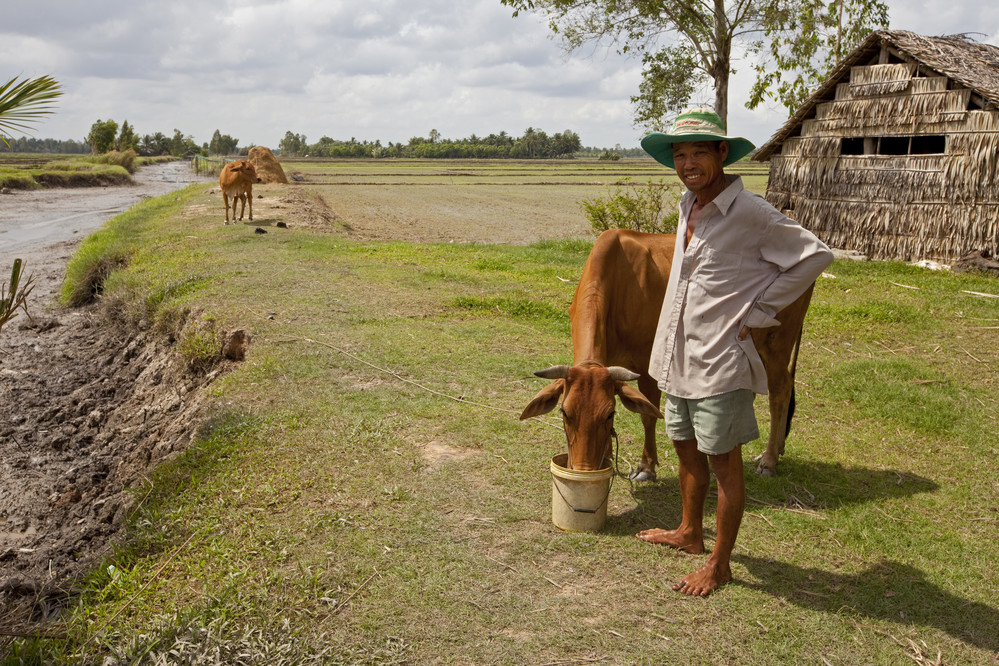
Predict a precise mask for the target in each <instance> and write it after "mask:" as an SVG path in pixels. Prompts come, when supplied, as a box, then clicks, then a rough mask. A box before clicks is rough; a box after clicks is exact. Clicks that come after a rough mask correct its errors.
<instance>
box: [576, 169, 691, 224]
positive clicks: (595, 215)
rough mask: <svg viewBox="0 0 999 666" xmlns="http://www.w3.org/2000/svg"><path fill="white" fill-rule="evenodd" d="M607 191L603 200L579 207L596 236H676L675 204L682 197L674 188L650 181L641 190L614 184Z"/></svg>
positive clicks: (676, 213) (585, 201)
mask: <svg viewBox="0 0 999 666" xmlns="http://www.w3.org/2000/svg"><path fill="white" fill-rule="evenodd" d="M627 180H630V178H626V179H625V181H627ZM608 191H609V194H608V196H607V197H606V198H595V199H584V200H583V201H581V202H580V204H579V205H580V207H581V208H582V209H583V212H584V213H585V214H586V219H588V220H589V221H590V225H591V226H592V227H593V232H594V233H595V234H597V235H600V234H601V233H603V232H604V231H607V230H608V229H633V230H635V231H643V232H645V233H650V234H673V233H676V225H677V222H678V221H679V214H678V212H677V203H678V202H679V201H680V196H681V194H680V192H679V191H678V190H677V189H676V188H675V187H674V186H672V185H669V184H667V183H664V182H662V181H655V180H652V179H649V182H648V183H647V184H646V185H645V186H644V187H641V186H639V187H632V186H627V187H622V186H621V185H617V186H615V187H614V190H613V191H610V188H608Z"/></svg>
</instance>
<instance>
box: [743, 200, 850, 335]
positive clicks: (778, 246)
mask: <svg viewBox="0 0 999 666" xmlns="http://www.w3.org/2000/svg"><path fill="white" fill-rule="evenodd" d="M761 254H762V256H763V259H764V260H766V261H768V262H770V263H772V264H774V265H775V266H777V268H778V270H780V273H779V274H778V275H777V277H776V279H774V281H773V282H771V283H770V286H769V287H767V288H766V289H765V290H764V292H763V294H762V295H760V297H759V298H758V299H757V300H756V303H754V304H753V308H752V310H750V312H749V316H748V317H747V318H746V321H745V325H744V326H743V327H742V329H741V330H740V331H739V339H740V340H744V339H745V338H746V336H747V335H749V332H750V329H754V328H769V327H772V326H779V325H780V322H779V321H777V319H776V318H775V317H776V315H777V313H778V312H780V311H781V310H783V309H784V308H786V307H787V306H788V305H790V304H791V303H793V302H794V301H795V300H796V299H797V298H798V297H799V296H801V294H803V293H804V292H805V290H806V289H808V286H809V285H810V284H812V283H813V282H815V280H816V278H818V277H819V276H820V275H821V274H822V271H824V270H825V269H826V268H828V266H829V264H831V263H832V262H833V254H832V251H831V250H830V249H829V247H828V246H826V244H825V243H823V242H822V241H820V240H819V239H818V238H816V237H815V234H813V233H812V232H810V231H808V230H807V229H805V228H804V227H802V226H801V225H799V224H797V223H796V222H794V221H793V220H789V219H787V218H786V217H784V216H783V215H780V218H779V219H778V220H777V221H776V222H775V224H774V225H772V226H771V228H770V230H769V231H768V232H767V234H766V237H765V238H764V242H763V245H762V248H761Z"/></svg>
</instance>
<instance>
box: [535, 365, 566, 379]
mask: <svg viewBox="0 0 999 666" xmlns="http://www.w3.org/2000/svg"><path fill="white" fill-rule="evenodd" d="M534 376H535V377H541V378H543V379H567V378H568V377H569V366H567V365H553V366H552V367H550V368H548V369H547V370H538V371H537V372H535V373H534Z"/></svg>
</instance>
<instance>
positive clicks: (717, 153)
mask: <svg viewBox="0 0 999 666" xmlns="http://www.w3.org/2000/svg"><path fill="white" fill-rule="evenodd" d="M726 157H728V141H693V142H685V143H674V144H673V167H674V168H675V169H676V175H677V176H678V177H679V178H680V181H681V182H682V183H683V184H684V185H685V186H686V187H687V189H688V190H690V191H691V192H693V193H694V194H697V193H699V192H702V191H704V190H705V189H706V188H712V187H718V186H719V185H721V183H722V182H723V181H724V178H723V176H724V174H723V173H722V169H723V167H724V165H725V158H726ZM722 189H724V188H722Z"/></svg>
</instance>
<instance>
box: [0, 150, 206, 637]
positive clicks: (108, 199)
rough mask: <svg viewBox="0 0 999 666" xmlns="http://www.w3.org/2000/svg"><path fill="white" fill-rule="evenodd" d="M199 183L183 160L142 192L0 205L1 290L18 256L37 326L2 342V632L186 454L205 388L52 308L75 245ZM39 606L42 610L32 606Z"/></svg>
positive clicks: (90, 559) (85, 313) (139, 342)
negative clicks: (30, 286)
mask: <svg viewBox="0 0 999 666" xmlns="http://www.w3.org/2000/svg"><path fill="white" fill-rule="evenodd" d="M195 180H200V179H198V178H197V177H196V176H194V174H192V173H191V172H190V169H189V168H188V166H187V164H186V163H183V162H173V163H168V164H164V165H157V166H152V167H145V168H144V169H142V170H140V172H139V173H138V174H137V175H136V181H137V185H136V186H134V187H119V188H92V189H82V190H81V189H71V190H66V189H60V190H42V191H34V192H12V193H11V192H5V193H2V194H0V271H2V272H3V274H2V275H0V280H2V281H3V282H4V283H6V280H7V274H6V272H7V271H9V270H10V266H11V263H12V260H13V259H14V258H15V257H21V258H23V259H24V260H25V262H26V269H27V271H28V272H29V273H31V274H32V275H34V277H35V280H36V287H35V289H34V291H33V292H32V295H31V298H30V306H29V307H30V312H31V315H32V316H31V319H30V320H29V319H28V318H27V317H25V316H23V314H22V315H20V316H18V318H17V319H15V320H13V321H11V322H9V323H8V324H7V325H6V326H5V327H4V328H3V331H2V332H0V396H2V398H0V621H3V622H4V623H5V624H7V623H10V622H16V621H24V620H28V619H33V620H38V619H43V618H45V617H46V616H47V615H49V614H50V613H54V612H55V610H56V608H55V605H54V604H53V603H52V602H58V599H59V597H61V596H64V595H65V594H67V593H68V592H71V590H69V589H67V586H68V585H69V584H71V583H72V580H73V578H74V577H75V576H77V575H78V574H80V573H82V572H84V571H85V570H86V568H87V567H88V566H92V564H93V563H94V562H95V560H96V558H98V557H100V555H101V554H102V553H104V552H106V550H107V549H108V548H110V545H109V538H110V536H111V535H112V534H113V532H114V531H115V530H116V528H117V527H118V526H119V525H120V524H121V523H122V522H123V521H124V520H125V519H126V518H127V517H128V515H129V512H130V509H131V508H132V507H134V506H135V504H136V503H137V502H138V501H140V500H141V496H137V495H136V494H134V493H133V492H131V491H126V488H142V487H143V484H144V483H145V481H144V472H145V471H146V470H147V469H148V468H149V466H150V464H155V463H156V462H157V461H160V460H163V459H164V458H165V457H167V456H169V454H170V453H171V452H173V451H175V450H179V449H181V448H182V447H183V445H185V444H186V443H187V441H188V439H189V437H190V433H189V430H190V423H191V420H189V419H191V417H192V416H193V413H194V412H195V411H196V410H198V409H199V406H200V402H201V400H200V396H201V394H202V392H200V391H197V390H195V389H196V388H197V387H198V386H199V385H201V384H203V383H204V382H205V381H206V378H204V377H200V378H193V377H188V376H185V374H184V373H183V372H181V370H180V369H179V368H177V367H174V362H173V360H172V358H171V357H170V355H169V354H165V353H164V352H163V350H162V349H161V348H158V347H157V345H155V344H154V343H153V341H152V339H149V338H147V336H146V335H145V334H143V333H142V332H138V333H137V334H125V333H122V332H120V331H116V330H112V329H109V328H106V327H99V326H96V325H95V324H94V321H95V319H94V317H93V314H92V312H91V310H90V309H87V308H83V309H75V310H68V309H64V308H60V307H59V306H58V305H57V304H56V302H55V296H56V293H57V290H58V289H59V287H60V285H61V281H62V278H63V276H64V274H65V265H66V261H67V260H68V259H69V257H70V255H71V254H72V252H73V251H74V249H75V248H76V245H77V243H78V242H79V241H80V240H81V239H82V238H83V237H85V236H86V235H87V234H89V233H91V232H92V231H94V230H96V229H97V228H99V227H100V226H101V225H102V224H103V223H104V222H105V221H106V220H108V219H110V218H111V217H113V216H114V215H116V214H117V213H119V212H121V211H123V210H125V209H127V208H129V207H131V206H132V205H134V204H135V203H138V202H139V201H140V200H141V199H142V198H145V197H149V196H159V195H162V194H165V193H167V192H170V191H172V190H175V189H178V188H180V187H184V186H185V185H186V184H187V183H189V182H193V181H195ZM40 597H46V598H47V599H46V601H45V602H43V603H41V604H38V603H35V602H36V600H37V599H38V598H40Z"/></svg>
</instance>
